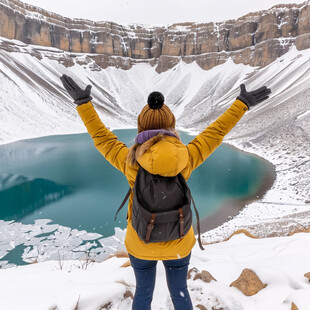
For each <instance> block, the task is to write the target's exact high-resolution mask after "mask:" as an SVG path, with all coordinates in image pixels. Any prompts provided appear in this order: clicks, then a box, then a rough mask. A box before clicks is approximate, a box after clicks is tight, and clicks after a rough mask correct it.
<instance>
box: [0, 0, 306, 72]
mask: <svg viewBox="0 0 310 310" xmlns="http://www.w3.org/2000/svg"><path fill="white" fill-rule="evenodd" d="M0 36H2V37H5V38H7V39H15V40H20V41H22V42H24V43H26V44H34V45H40V46H46V47H55V48H58V49H61V50H64V51H68V52H72V53H88V54H93V55H96V56H95V57H94V58H95V61H96V64H98V66H99V67H101V68H106V67H108V66H119V67H121V68H124V69H128V68H130V67H131V65H132V61H133V62H137V61H139V62H141V61H144V62H148V63H150V64H151V65H157V71H158V72H162V71H165V70H167V69H169V68H171V67H173V66H174V65H175V64H177V63H178V62H179V60H180V59H183V60H184V61H185V62H187V63H191V62H193V61H196V62H197V63H198V65H199V66H201V67H202V68H203V69H210V68H212V67H214V66H216V65H218V64H221V63H223V62H225V61H226V60H227V59H228V58H229V57H231V58H232V59H233V60H234V61H235V62H236V63H243V64H249V65H252V66H266V65H268V64H269V63H271V62H272V61H274V60H275V59H276V58H278V57H280V56H282V55H283V54H285V53H286V52H287V51H288V50H289V48H290V47H291V46H292V45H293V44H295V45H296V47H297V49H300V50H302V49H307V48H310V5H309V1H308V2H307V3H304V4H298V5H297V4H289V5H278V6H274V7H273V8H272V9H270V10H266V11H261V12H256V13H249V14H247V15H245V16H243V17H240V18H239V19H237V20H228V21H225V22H221V23H220V22H217V23H181V24H173V25H170V26H167V27H155V26H154V27H143V26H141V25H134V24H133V25H118V24H116V23H113V22H92V21H89V20H82V19H69V18H65V17H62V16H60V15H57V14H54V13H50V12H47V11H45V10H43V9H39V8H37V7H34V6H31V5H28V4H25V3H23V2H20V1H18V0H0Z"/></svg>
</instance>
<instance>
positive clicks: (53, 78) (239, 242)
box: [0, 39, 310, 310]
mask: <svg viewBox="0 0 310 310" xmlns="http://www.w3.org/2000/svg"><path fill="white" fill-rule="evenodd" d="M0 45H1V48H0V143H1V144H4V143H9V142H12V141H15V140H19V139H24V138H32V137H37V136H43V135H52V134H65V133H77V132H82V131H85V129H84V127H83V124H82V123H81V121H80V119H79V118H78V116H77V113H76V111H75V107H74V105H73V104H72V103H71V99H70V98H69V97H68V95H67V94H66V92H65V90H64V89H63V87H62V85H61V82H60V80H59V76H60V75H61V74H63V73H66V74H69V75H71V76H73V77H75V78H76V79H78V81H79V82H80V83H85V84H86V83H91V84H92V85H93V90H92V94H93V97H94V104H95V106H96V109H97V110H98V112H99V114H100V116H101V118H102V120H103V121H104V123H105V124H107V125H108V126H110V127H111V128H128V127H130V128H133V127H135V124H136V118H137V115H138V113H139V112H140V110H141V108H142V106H143V105H144V104H145V101H146V98H147V95H148V94H149V93H150V92H151V91H152V90H159V91H162V92H163V93H164V94H165V97H166V102H167V104H168V105H169V106H170V107H171V109H172V111H173V112H174V113H175V115H176V117H177V126H178V127H179V128H180V129H185V130H189V131H192V132H193V133H197V132H199V131H201V130H202V129H203V128H204V127H205V126H206V125H208V124H209V123H210V122H211V121H213V120H214V119H215V118H216V117H217V116H219V115H220V114H221V113H222V112H224V110H225V109H226V108H227V107H228V106H229V105H230V104H231V103H232V102H233V100H234V98H235V97H236V96H237V95H238V93H239V85H240V83H242V82H244V83H245V84H246V85H247V89H249V90H251V89H255V88H257V87H260V86H261V85H263V84H265V85H267V86H268V87H270V88H271V89H272V91H273V93H272V96H271V98H270V99H269V100H267V101H266V102H264V103H263V104H261V105H259V106H258V107H255V108H253V109H251V111H249V112H247V113H246V115H245V116H244V118H243V119H242V120H241V121H240V122H239V124H238V125H237V126H236V127H235V128H234V129H233V130H232V132H231V133H230V134H229V135H228V136H227V137H226V139H225V142H227V143H230V144H232V145H235V146H237V147H239V148H241V149H242V150H245V151H247V152H251V153H255V154H257V155H259V156H262V157H264V158H265V159H267V160H269V161H270V162H271V163H272V164H273V165H274V166H275V169H276V173H277V179H276V181H275V183H274V184H273V186H272V188H271V189H270V190H269V191H268V193H267V194H266V195H265V196H264V197H263V198H260V199H259V200H258V201H255V202H253V203H251V204H249V205H247V206H246V207H245V208H244V209H243V210H242V211H241V212H240V213H239V214H238V215H237V216H236V217H234V218H233V219H230V220H229V221H227V222H226V223H225V224H223V225H221V226H220V227H218V228H216V229H214V230H212V231H209V232H207V233H205V234H204V236H203V240H204V241H205V242H216V241H221V240H224V239H225V238H226V237H228V236H229V235H231V234H232V233H233V232H234V231H235V230H237V229H239V228H246V229H247V230H249V231H250V232H251V233H252V234H253V235H256V236H260V237H266V236H278V235H280V236H284V235H287V234H288V233H289V232H290V231H296V230H297V231H298V230H302V229H303V228H304V227H308V226H309V225H310V216H309V215H310V182H309V175H310V173H309V172H310V152H309V149H310V136H309V135H310V134H309V133H310V122H309V120H310V113H309V111H310V69H309V68H310V66H309V65H310V50H305V51H297V50H296V49H295V48H293V49H292V50H291V51H290V52H288V53H287V54H285V55H284V56H283V57H281V58H279V59H278V60H276V61H275V62H274V63H272V64H270V65H269V66H267V67H265V68H253V67H250V66H244V65H242V64H238V65H236V64H234V63H233V61H231V60H229V61H227V62H226V63H225V64H223V65H220V66H217V67H215V68H213V69H212V70H209V71H204V70H202V69H201V68H200V67H199V66H198V65H197V64H196V63H192V64H185V63H183V62H180V63H179V64H178V65H177V66H176V67H174V68H172V69H170V70H168V71H166V72H164V73H161V74H158V73H156V71H155V67H151V66H150V65H148V64H143V63H141V64H136V65H134V66H133V68H132V69H130V70H127V71H124V70H121V69H117V68H112V67H110V68H108V69H106V70H102V69H100V68H99V67H98V66H97V65H96V64H95V63H94V61H93V60H92V59H91V58H90V57H88V56H87V55H84V54H79V55H70V54H68V53H64V52H63V51H60V50H56V49H48V48H39V47H34V46H28V45H26V44H23V43H21V42H17V41H9V40H6V39H1V40H0ZM68 63H70V66H69V67H68ZM66 66H67V67H66ZM51 231H52V228H51V227H49V225H48V222H47V221H45V222H42V221H38V222H37V223H35V224H34V225H30V226H29V225H22V224H18V223H11V222H4V221H0V234H1V237H0V252H1V253H2V254H1V256H2V257H3V256H4V254H3V253H6V251H8V250H11V249H13V248H15V247H16V246H17V245H18V244H22V243H24V244H25V241H26V242H29V239H31V238H32V237H34V236H37V235H39V234H44V233H46V232H51ZM123 234H124V232H121V231H119V230H118V231H117V235H116V237H114V239H113V237H112V239H108V240H102V242H101V243H102V244H103V247H104V246H106V249H108V250H107V251H108V253H113V252H115V251H116V250H120V249H122V246H121V241H122V236H123ZM96 237H98V236H94V235H92V234H89V233H87V232H78V231H75V230H74V231H71V230H70V229H68V228H63V227H57V229H56V231H55V233H54V239H53V238H52V239H50V240H46V242H45V245H44V244H40V243H39V241H40V240H37V241H38V242H37V243H36V244H35V246H33V247H32V248H31V249H32V250H31V251H30V248H28V250H26V251H25V253H24V258H25V259H28V261H33V258H34V257H37V260H38V261H44V260H48V259H53V260H56V262H55V261H54V262H44V263H40V264H34V265H30V266H26V267H13V268H9V269H4V270H0V292H1V293H0V295H1V298H0V309H2V308H3V309H12V310H14V309H20V308H23V309H56V308H55V307H54V308H53V305H55V306H56V305H57V309H73V308H74V306H75V305H76V303H77V301H78V299H79V297H80V299H79V300H80V301H79V309H100V306H101V305H104V304H109V302H112V305H111V307H112V308H111V309H129V307H130V303H131V299H130V298H125V299H124V298H123V297H122V296H123V295H124V293H126V290H128V291H130V292H133V286H134V279H133V274H132V270H131V269H130V268H120V266H121V265H122V264H123V263H125V262H126V261H127V259H123V258H122V259H120V258H119V259H117V258H112V259H110V260H107V261H104V262H102V263H95V264H91V265H89V264H87V271H85V270H84V268H85V264H83V263H82V262H79V261H77V260H75V261H67V262H65V263H64V264H63V265H62V267H61V268H63V270H59V269H60V266H59V262H58V259H60V260H61V259H62V255H63V253H61V255H59V253H58V252H57V249H56V248H51V247H50V246H53V245H55V246H56V245H57V244H59V243H61V242H63V241H64V240H66V244H65V246H64V247H63V249H64V250H66V249H67V252H66V253H67V254H68V253H72V255H71V256H66V259H77V258H79V257H81V253H83V251H87V249H88V248H89V247H91V240H93V239H94V238H96ZM32 239H33V238H32ZM38 239H39V238H38ZM43 239H44V238H43ZM85 240H88V241H89V243H88V245H86V246H85V248H84V249H80V245H81V243H82V241H85ZM114 241H115V242H114ZM106 242H107V243H106ZM309 245H310V235H307V234H296V235H294V236H292V237H277V238H266V239H259V240H253V239H249V238H246V237H243V236H236V237H234V238H233V239H231V240H230V241H227V242H222V243H218V244H213V245H208V246H207V250H206V251H205V252H203V253H202V252H199V250H198V249H196V248H195V249H194V252H193V258H192V261H191V265H192V267H196V268H198V269H199V270H202V269H205V270H208V271H210V272H211V273H212V274H213V276H214V277H215V278H216V279H217V280H218V282H211V283H210V284H204V283H201V281H200V280H197V281H193V280H192V279H191V280H189V287H190V289H191V294H192V297H193V301H194V304H195V305H197V304H203V305H205V306H206V307H207V308H210V307H212V306H214V309H217V308H218V309H221V307H222V308H223V309H224V310H226V309H229V310H232V309H238V310H239V309H246V310H250V309H279V310H280V309H281V310H282V309H283V310H284V309H290V307H291V302H292V301H294V303H295V304H296V305H297V306H298V307H299V308H298V309H299V310H301V309H305V310H306V309H307V310H308V309H309V307H310V306H309V305H310V301H309V300H307V298H309V297H308V296H310V294H309V293H310V291H309V288H308V286H309V284H308V283H307V280H306V279H305V278H304V277H303V275H304V273H306V272H309V271H310V265H309V262H308V260H307V258H309V254H310V253H307V251H309V248H310V247H309ZM46 248H50V249H52V250H50V251H47V250H46ZM73 249H77V250H80V254H79V255H78V254H77V252H79V251H77V252H73V251H72V250H73ZM27 251H28V252H27ZM29 251H30V252H29ZM102 252H104V250H103V251H102ZM102 255H103V254H102ZM103 256H104V255H103ZM103 256H102V259H103ZM105 257H106V256H105ZM76 265H77V266H78V267H77V266H76ZM7 267H8V266H7ZM243 268H251V269H253V270H254V271H256V273H257V274H258V275H259V277H260V278H261V279H262V281H263V282H264V283H267V284H268V285H267V287H266V288H265V289H263V290H262V291H261V292H259V293H258V294H257V295H255V296H253V297H245V296H243V295H242V293H240V292H238V291H236V289H235V288H230V287H229V284H230V283H231V282H232V281H233V280H235V279H236V278H237V277H238V275H239V274H240V273H241V271H242V269H243ZM51 270H54V271H53V272H51ZM164 282H165V280H164V275H163V270H162V269H161V268H160V269H159V277H158V280H157V288H156V294H155V300H154V309H155V310H156V309H169V307H170V308H171V305H170V304H169V303H168V301H167V300H168V294H167V290H166V287H165V286H163V283H164ZM29 283H31V285H29ZM45 283H47V284H49V285H51V288H50V289H48V288H47V287H45ZM47 284H46V285H47ZM16 291H18V295H16ZM201 292H202V293H201ZM128 294H129V293H127V295H128ZM127 295H126V296H127ZM129 295H130V294H129ZM12 296H14V297H12ZM48 296H49V297H48ZM159 296H160V298H159ZM163 296H166V297H165V298H163ZM16 297H18V298H16ZM21 304H22V306H21ZM169 305H170V306H169ZM48 307H50V308H48ZM107 307H108V306H107ZM307 307H308V308H307Z"/></svg>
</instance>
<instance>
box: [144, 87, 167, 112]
mask: <svg viewBox="0 0 310 310" xmlns="http://www.w3.org/2000/svg"><path fill="white" fill-rule="evenodd" d="M164 102H165V97H164V95H163V94H162V93H160V92H159V91H153V92H152V93H150V94H149V97H148V98H147V103H148V105H149V107H150V108H151V109H154V110H156V109H160V108H161V107H162V106H163V105H164Z"/></svg>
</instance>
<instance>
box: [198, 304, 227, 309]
mask: <svg viewBox="0 0 310 310" xmlns="http://www.w3.org/2000/svg"><path fill="white" fill-rule="evenodd" d="M196 308H198V309H200V310H208V308H206V307H205V306H204V305H201V304H198V305H196ZM211 310H224V308H222V307H221V308H216V307H212V308H211Z"/></svg>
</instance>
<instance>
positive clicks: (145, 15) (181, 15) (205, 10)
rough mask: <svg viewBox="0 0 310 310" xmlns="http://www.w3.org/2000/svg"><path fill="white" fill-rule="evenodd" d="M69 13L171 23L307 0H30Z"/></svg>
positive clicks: (120, 20) (226, 16)
mask: <svg viewBox="0 0 310 310" xmlns="http://www.w3.org/2000/svg"><path fill="white" fill-rule="evenodd" d="M24 2H26V3H30V4H33V5H36V6H39V7H41V8H44V9H46V10H48V11H52V12H55V13H58V14H60V15H63V16H66V17H72V18H73V17H79V18H86V19H90V20H94V21H114V22H116V23H120V24H128V23H138V24H171V23H176V22H186V21H189V22H210V21H214V22H215V21H224V20H227V19H235V18H238V17H241V16H243V15H245V14H247V13H249V12H255V11H260V10H266V9H269V8H270V7H272V6H273V5H275V4H279V3H303V2H305V1H304V0H302V1H299V0H295V1H294V0H281V1H277V0H257V1H250V0H186V1H185V0H153V1H150V0H87V1H85V0H26V1H24Z"/></svg>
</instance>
